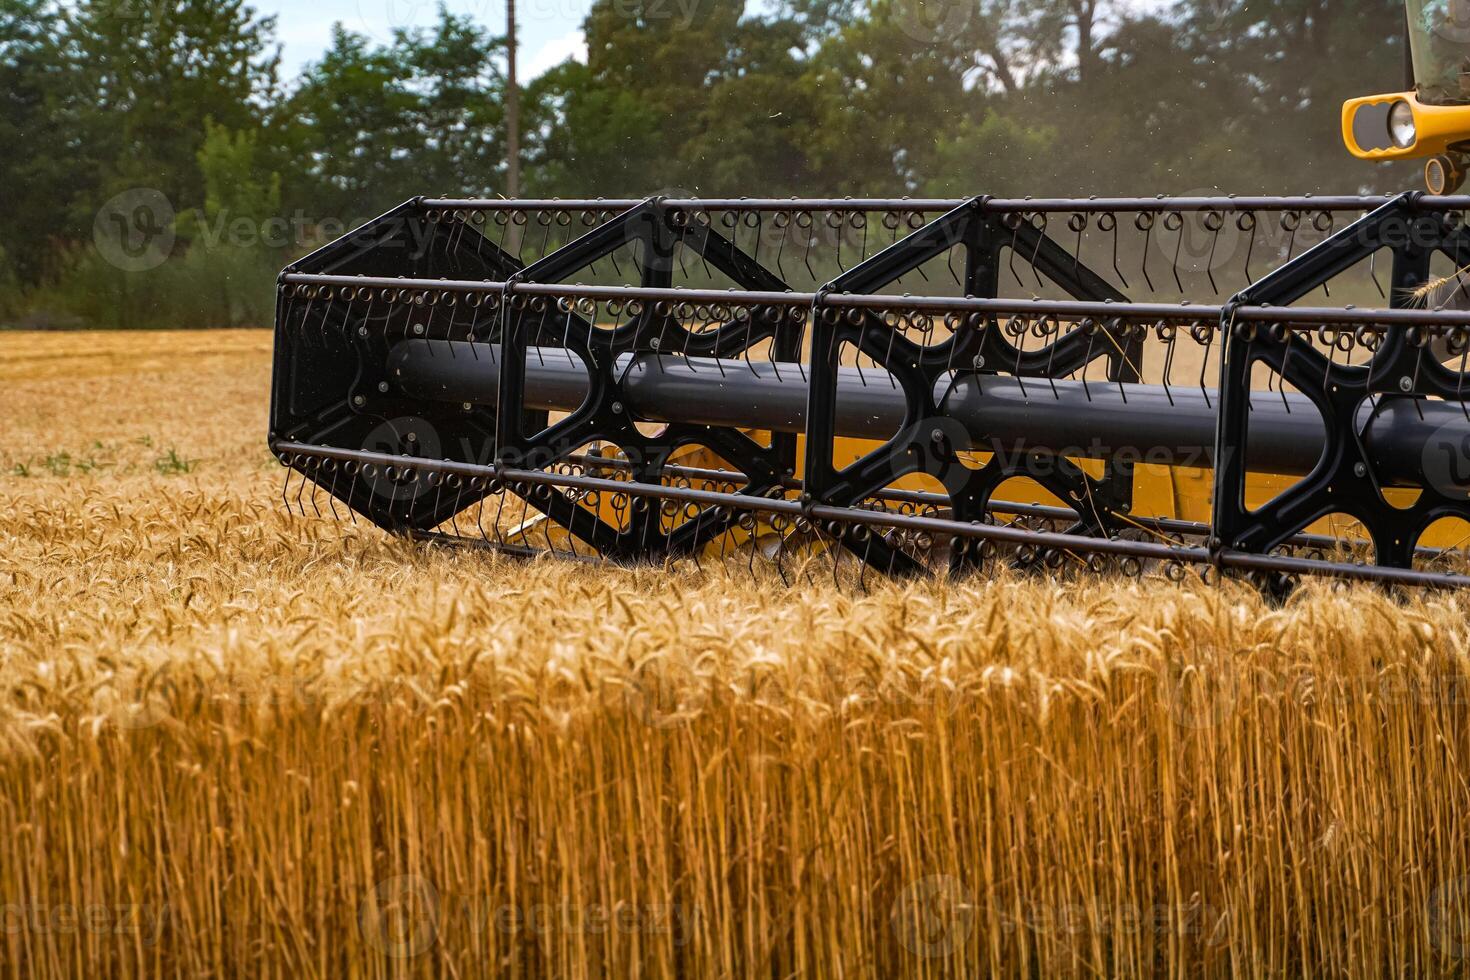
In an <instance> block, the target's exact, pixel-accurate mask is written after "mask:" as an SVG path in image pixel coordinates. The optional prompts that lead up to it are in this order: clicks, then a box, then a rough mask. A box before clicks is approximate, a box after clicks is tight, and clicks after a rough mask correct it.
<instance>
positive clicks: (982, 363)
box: [975, 355, 985, 371]
mask: <svg viewBox="0 0 1470 980" xmlns="http://www.w3.org/2000/svg"><path fill="white" fill-rule="evenodd" d="M984 366H985V358H983V357H980V356H979V355H976V357H975V370H976V371H978V370H980V369H981V368H983V367H984Z"/></svg>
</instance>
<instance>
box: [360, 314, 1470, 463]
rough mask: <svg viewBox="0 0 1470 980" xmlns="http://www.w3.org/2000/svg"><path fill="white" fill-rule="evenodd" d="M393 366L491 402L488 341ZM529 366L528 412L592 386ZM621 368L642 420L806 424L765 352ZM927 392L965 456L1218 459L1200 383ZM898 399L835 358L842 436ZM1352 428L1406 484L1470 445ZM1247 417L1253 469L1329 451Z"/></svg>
mask: <svg viewBox="0 0 1470 980" xmlns="http://www.w3.org/2000/svg"><path fill="white" fill-rule="evenodd" d="M388 366H389V374H390V375H391V376H392V377H393V378H394V379H395V383H396V384H397V385H398V386H399V387H400V388H401V389H402V392H403V394H405V395H407V396H408V397H409V398H411V399H431V400H434V401H440V402H446V403H453V404H472V405H491V406H493V405H495V404H496V403H497V401H498V398H499V385H500V372H499V365H498V360H497V355H496V348H495V346H494V345H492V344H485V343H476V344H471V343H467V342H464V341H443V340H405V341H401V342H399V343H398V344H397V345H396V346H395V347H394V348H393V349H392V352H391V353H390V355H389V358H388ZM525 370H526V375H525V404H526V405H527V407H530V408H534V409H538V410H548V411H557V412H575V411H577V410H578V409H579V408H580V407H581V406H582V405H583V404H584V402H585V401H586V399H587V395H588V393H589V391H590V390H591V382H590V379H589V377H588V373H587V369H586V367H585V365H584V364H583V363H582V361H581V360H580V359H579V358H577V357H576V356H575V355H573V354H572V353H571V352H570V351H567V350H564V349H562V348H533V349H532V350H531V351H530V352H528V354H527V356H526V369H525ZM616 373H617V374H618V375H619V376H620V377H622V378H623V379H624V381H623V390H624V393H625V394H626V395H627V398H628V406H627V407H628V408H629V409H630V410H631V411H632V413H633V414H634V415H635V416H636V417H637V418H638V419H640V420H642V421H647V422H669V423H686V424H691V425H708V426H720V427H727V428H729V427H732V428H747V429H761V430H771V431H777V432H793V433H805V432H806V430H807V421H806V413H807V406H808V402H809V399H810V389H809V386H808V384H807V383H806V382H805V381H804V380H803V379H802V378H801V377H799V376H792V375H793V371H792V370H791V369H790V368H788V369H787V370H786V371H785V376H783V373H782V370H781V368H780V366H779V365H776V364H773V363H771V362H759V361H756V362H747V361H743V360H728V361H720V360H717V359H715V358H701V357H679V356H670V355H664V354H639V355H633V354H623V355H621V356H620V357H619V358H618V362H617V368H616ZM934 399H935V403H936V404H937V405H938V406H939V408H940V412H941V414H942V416H943V417H945V418H949V419H954V420H956V421H958V422H959V423H960V424H961V425H963V426H964V427H965V429H966V431H967V432H968V433H969V435H970V437H971V439H972V442H971V444H970V445H969V446H968V447H964V448H965V451H968V452H979V453H1002V454H1010V455H1021V454H1026V453H1036V452H1041V453H1048V454H1051V455H1057V456H1066V457H1076V458H1085V459H1108V458H1111V457H1114V456H1117V455H1120V454H1127V453H1129V451H1130V450H1132V451H1133V452H1134V454H1135V458H1136V459H1137V460H1138V461H1139V462H1146V463H1153V464H1157V465H1164V466H1193V467H1196V468H1208V467H1211V466H1213V465H1214V452H1215V447H1214V441H1215V431H1216V427H1217V424H1218V411H1219V405H1220V399H1219V397H1218V394H1215V393H1211V392H1209V391H1199V390H1196V389H1181V390H1179V391H1173V392H1170V391H1166V390H1165V389H1164V388H1163V387H1162V386H1159V385H1144V384H1126V383H1125V384H1121V385H1111V384H1094V385H1084V384H1083V383H1082V382H1078V381H1056V382H1054V383H1051V384H1042V385H1037V384H1036V383H1035V382H1033V383H1031V384H1030V385H1027V384H1026V383H1025V382H1024V381H1022V380H1020V379H1017V378H1010V377H1004V376H984V375H976V374H973V373H970V374H964V375H961V376H958V377H955V378H942V379H941V380H940V381H939V383H938V384H937V386H936V388H935V391H934ZM907 404H908V402H907V398H906V396H905V393H904V391H903V390H902V389H901V388H897V387H894V386H891V385H889V384H885V383H882V382H879V381H875V380H870V379H867V378H865V376H864V373H863V371H862V369H860V368H856V367H843V368H841V369H840V370H839V378H838V391H837V414H836V432H837V435H838V436H841V437H845V438H853V439H874V440H879V441H882V440H884V439H887V438H888V437H889V436H891V435H892V434H893V433H895V432H897V431H899V430H900V429H901V428H903V427H904V426H905V425H906V424H908V422H909V420H908V419H907ZM1359 424H1360V425H1361V427H1362V428H1361V432H1362V439H1363V442H1364V444H1365V446H1366V447H1367V449H1368V451H1369V453H1370V454H1371V455H1372V457H1373V458H1374V460H1375V463H1376V470H1377V472H1378V474H1379V476H1380V477H1381V478H1383V479H1385V480H1387V481H1389V482H1391V483H1395V484H1397V483H1399V482H1400V481H1401V482H1402V484H1403V485H1413V483H1414V481H1415V480H1416V479H1417V477H1418V475H1419V473H1420V471H1421V467H1422V461H1423V458H1424V454H1425V452H1426V450H1427V447H1428V446H1429V445H1431V440H1450V441H1451V442H1456V441H1458V440H1460V439H1464V440H1466V443H1465V444H1466V445H1470V417H1466V415H1465V413H1464V411H1463V410H1462V409H1461V408H1459V407H1457V406H1454V405H1451V404H1449V403H1446V402H1418V401H1414V400H1409V399H1405V400H1402V401H1396V402H1392V401H1391V402H1385V403H1384V404H1383V405H1382V406H1380V408H1379V410H1377V411H1373V410H1372V409H1371V408H1370V407H1369V406H1368V405H1366V404H1365V405H1364V408H1363V415H1362V418H1361V419H1360V422H1359ZM1250 425H1251V440H1250V443H1249V451H1248V459H1247V463H1248V466H1249V468H1250V469H1251V470H1254V471H1257V472H1265V473H1274V474H1279V475H1283V476H1303V475H1305V474H1307V473H1309V472H1311V470H1312V468H1313V467H1314V466H1315V465H1316V463H1317V461H1318V459H1320V458H1321V456H1322V452H1323V449H1324V448H1325V440H1324V439H1323V433H1322V430H1321V426H1320V423H1319V421H1318V414H1317V411H1316V409H1315V408H1314V407H1313V405H1312V402H1311V400H1310V399H1308V398H1307V397H1306V396H1304V395H1299V394H1288V395H1285V396H1272V397H1263V398H1260V399H1258V400H1257V402H1256V404H1255V405H1254V407H1253V408H1252V413H1251V422H1250Z"/></svg>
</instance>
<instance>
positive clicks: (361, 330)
mask: <svg viewBox="0 0 1470 980" xmlns="http://www.w3.org/2000/svg"><path fill="white" fill-rule="evenodd" d="M357 335H358V336H359V337H366V336H367V327H358V328H357Z"/></svg>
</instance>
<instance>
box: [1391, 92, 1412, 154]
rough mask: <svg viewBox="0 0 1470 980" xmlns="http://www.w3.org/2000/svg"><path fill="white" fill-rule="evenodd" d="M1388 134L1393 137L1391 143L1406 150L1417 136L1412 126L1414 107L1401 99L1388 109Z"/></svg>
mask: <svg viewBox="0 0 1470 980" xmlns="http://www.w3.org/2000/svg"><path fill="white" fill-rule="evenodd" d="M1388 135H1389V136H1391V137H1392V138H1393V145H1394V146H1397V147H1398V148H1399V149H1401V150H1407V149H1408V148H1409V147H1411V146H1413V145H1414V143H1415V141H1416V140H1418V138H1419V132H1418V130H1417V129H1416V128H1415V126H1414V109H1413V107H1412V106H1410V105H1409V103H1407V102H1405V101H1403V100H1402V99H1401V100H1399V101H1398V102H1395V103H1394V104H1393V108H1392V109H1390V110H1388Z"/></svg>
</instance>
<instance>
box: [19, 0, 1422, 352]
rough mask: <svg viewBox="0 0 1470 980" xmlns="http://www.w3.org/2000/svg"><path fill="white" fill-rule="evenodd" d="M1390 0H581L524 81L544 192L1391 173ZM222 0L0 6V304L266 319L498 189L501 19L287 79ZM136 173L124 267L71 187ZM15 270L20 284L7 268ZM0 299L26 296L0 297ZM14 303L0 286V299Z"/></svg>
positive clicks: (443, 16)
mask: <svg viewBox="0 0 1470 980" xmlns="http://www.w3.org/2000/svg"><path fill="white" fill-rule="evenodd" d="M1401 28H1402V7H1401V3H1400V0H1337V2H1334V3H1331V4H1327V3H1322V2H1316V3H1310V4H1303V3H1287V2H1284V0H1269V2H1255V0H1251V2H1247V0H1173V2H1172V5H1167V6H1166V5H1164V4H1162V3H1150V4H1138V3H1135V2H1127V0H1036V2H1033V3H1020V2H1017V0H969V2H965V3H936V2H933V0H866V2H858V0H779V2H778V3H776V4H772V5H762V6H760V7H759V8H756V7H755V6H754V5H749V4H747V3H745V2H744V0H595V2H594V3H593V6H592V9H591V11H590V12H589V14H588V16H587V18H586V21H585V24H584V29H585V35H586V39H587V46H588V57H587V61H586V63H585V64H582V63H578V62H576V61H568V62H566V63H564V64H562V65H559V66H557V67H555V68H553V69H551V70H550V71H548V72H546V73H545V74H543V75H542V76H541V77H539V78H536V79H533V80H531V81H530V82H529V83H528V85H527V86H526V90H525V92H524V93H523V99H522V102H523V113H522V115H523V121H524V127H523V128H524V130H525V131H524V133H523V137H524V146H525V151H524V152H525V161H524V164H525V166H524V173H525V186H526V189H527V192H528V193H530V194H533V195H535V196H544V197H557V196H560V197H597V196H607V197H624V196H642V195H646V194H650V193H656V192H685V193H689V194H705V195H711V196H740V195H762V196H765V195H787V194H810V195H823V196H825V195H844V194H852V195H863V194H875V195H884V196H887V195H893V194H904V193H911V194H944V195H955V196H962V195H968V194H978V193H992V194H994V193H1003V194H1008V195H1009V194H1015V195H1023V194H1036V195H1046V194H1055V195H1087V194H1112V193H1126V194H1156V193H1182V192H1200V191H1206V190H1220V191H1225V192H1236V193H1243V194H1251V193H1288V192H1291V193H1300V192H1323V191H1355V190H1388V189H1398V188H1402V187H1406V186H1413V185H1414V184H1415V183H1416V180H1417V178H1415V177H1414V176H1413V174H1412V168H1411V167H1407V166H1403V165H1400V166H1397V167H1376V168H1375V167H1371V166H1368V165H1365V164H1363V163H1361V162H1359V161H1355V160H1353V159H1352V158H1350V157H1349V156H1348V155H1347V153H1346V152H1345V151H1344V150H1343V148H1342V146H1341V141H1340V138H1339V134H1338V106H1339V104H1340V102H1341V101H1342V100H1343V99H1345V98H1348V97H1351V96H1354V95H1361V94H1368V93H1373V92H1379V91H1390V90H1394V89H1396V88H1398V87H1399V86H1400V85H1401V84H1402V77H1401V76H1402V68H1401V64H1402V58H1403V51H1402V34H1401ZM274 32H275V24H274V21H273V19H271V18H263V17H260V16H258V15H257V14H256V13H255V11H254V10H253V9H252V8H251V7H250V6H248V5H247V4H246V3H244V2H242V0H168V2H162V3H153V2H143V3H139V2H137V0H74V2H66V3H62V2H60V0H0V147H4V148H5V150H6V152H0V187H5V188H7V189H11V188H23V189H24V193H19V194H11V195H10V197H9V199H8V200H7V202H6V206H5V207H3V208H0V243H3V245H4V250H3V251H0V317H5V318H6V319H7V320H12V321H13V320H14V319H16V317H17V314H18V313H24V312H25V310H19V311H18V310H16V309H14V307H16V306H17V305H24V306H25V307H26V308H27V309H28V310H29V311H31V313H32V314H35V315H41V314H44V315H45V316H46V317H47V318H49V319H51V320H53V321H55V320H57V319H58V318H61V319H65V320H68V321H69V322H75V323H81V324H89V325H99V326H101V325H106V326H162V325H171V324H176V325H188V326H201V325H232V324H246V323H254V324H264V323H267V322H269V320H270V317H271V314H272V296H271V292H272V288H273V284H274V280H275V275H276V272H277V271H278V270H279V268H280V267H281V266H283V265H284V264H286V263H287V262H289V261H290V259H291V258H292V257H293V256H294V255H300V254H303V253H304V252H305V251H307V250H309V249H310V248H312V247H314V246H315V245H317V244H319V243H320V242H321V241H323V240H326V239H330V238H331V237H333V236H334V235H336V234H340V233H341V232H342V231H344V230H346V228H347V227H349V226H350V225H352V224H353V223H355V222H356V221H358V220H361V219H363V218H365V217H366V216H370V215H373V214H378V213H381V212H382V211H384V210H386V209H387V208H388V207H391V206H392V205H394V204H396V203H398V202H399V201H402V200H404V199H407V198H409V197H413V196H415V195H418V194H437V193H453V194H484V195H494V194H496V193H498V192H500V191H501V190H502V188H503V182H504V175H505V163H506V162H505V153H506V146H507V134H506V131H505V129H506V122H505V113H504V102H505V98H504V96H505V79H504V76H503V72H502V65H503V62H504V55H505V46H504V39H503V38H500V37H497V36H494V35H491V34H489V33H488V32H487V31H485V30H484V29H483V27H481V26H480V25H478V24H476V23H474V22H473V21H471V20H470V19H469V18H467V17H461V16H457V15H454V14H451V13H449V12H448V11H447V10H445V9H444V8H443V7H442V6H441V9H440V14H439V18H438V21H437V23H436V24H435V25H434V26H433V27H431V28H429V29H427V30H411V31H399V32H396V33H395V34H394V36H393V37H392V38H391V39H389V40H388V41H387V42H376V41H372V40H369V39H368V38H365V37H363V36H361V35H359V34H356V33H353V32H352V31H349V30H347V29H345V28H343V27H342V26H340V25H338V26H337V27H336V29H335V30H334V32H333V37H332V43H331V46H330V48H329V49H328V50H327V51H326V52H325V53H324V54H323V55H322V57H321V58H320V60H318V61H316V62H315V63H313V64H312V65H310V66H308V68H307V69H306V70H305V71H304V73H303V74H302V76H301V77H300V78H299V79H297V80H295V81H294V83H293V84H291V85H289V86H288V87H286V88H285V89H283V88H282V87H281V85H280V84H279V81H278V78H277V66H278V55H277V50H276V44H275V40H274V38H275V33H274ZM139 188H149V189H154V190H157V191H161V192H162V193H163V194H164V195H165V196H166V197H167V199H168V201H169V202H170V206H171V207H172V208H173V210H174V211H175V212H176V213H177V215H178V220H177V222H176V223H175V224H174V225H173V227H172V230H173V231H174V232H175V233H176V242H177V244H176V245H175V246H174V250H173V253H172V256H171V257H170V258H169V259H168V261H166V262H164V263H163V264H162V265H160V266H158V267H157V268H153V269H149V270H146V271H140V272H124V271H121V270H120V269H118V268H116V267H114V266H113V265H111V264H110V263H108V262H107V261H105V260H104V258H103V256H102V254H101V253H100V251H99V249H98V248H96V247H93V244H92V241H93V231H94V229H93V225H94V220H96V219H97V218H98V215H99V209H101V208H102V207H103V204H104V202H107V201H108V200H109V199H111V198H112V197H113V196H114V195H116V194H118V193H119V192H123V191H130V190H135V189H139ZM15 283H19V288H17V287H16V286H15ZM22 290H23V291H24V292H25V297H24V302H23V304H17V302H16V300H15V297H16V296H17V294H18V293H19V292H21V291H22ZM7 305H8V306H10V307H12V309H9V310H7V309H6V308H5V307H6V306H7Z"/></svg>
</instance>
